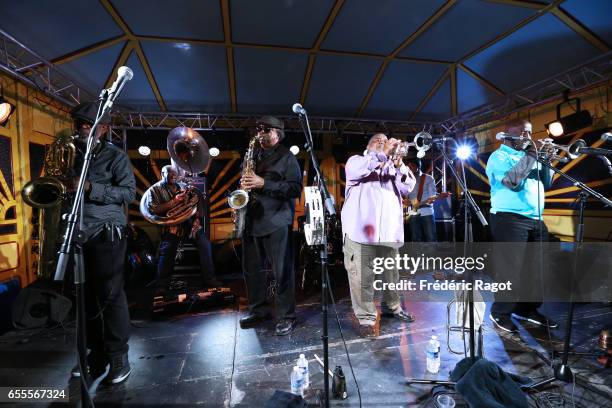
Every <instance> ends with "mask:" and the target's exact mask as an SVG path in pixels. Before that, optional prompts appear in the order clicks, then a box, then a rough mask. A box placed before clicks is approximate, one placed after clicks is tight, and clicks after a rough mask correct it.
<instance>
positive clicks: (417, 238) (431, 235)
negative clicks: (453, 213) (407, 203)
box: [408, 215, 437, 242]
mask: <svg viewBox="0 0 612 408" xmlns="http://www.w3.org/2000/svg"><path fill="white" fill-rule="evenodd" d="M408 223H409V224H410V237H411V239H412V242H436V241H437V239H436V220H435V219H434V216H433V215H412V216H410V220H409V222H408Z"/></svg>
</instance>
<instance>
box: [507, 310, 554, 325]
mask: <svg viewBox="0 0 612 408" xmlns="http://www.w3.org/2000/svg"><path fill="white" fill-rule="evenodd" d="M513 315H514V317H515V318H516V319H519V320H524V321H526V322H529V323H533V324H537V325H538V326H544V327H547V326H548V327H550V328H551V329H554V328H556V327H558V326H559V324H557V322H554V321H552V320H550V319H548V318H547V317H546V316H544V315H543V314H542V313H540V312H538V311H537V310H533V311H531V312H529V313H528V314H527V315H525V316H522V315H518V314H516V313H513Z"/></svg>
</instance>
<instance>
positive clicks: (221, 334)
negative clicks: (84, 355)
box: [0, 279, 612, 408]
mask: <svg viewBox="0 0 612 408" xmlns="http://www.w3.org/2000/svg"><path fill="white" fill-rule="evenodd" d="M231 286H232V287H233V288H235V289H236V291H237V294H238V295H243V294H241V293H239V288H240V280H239V279H235V280H234V281H233V282H232V284H231ZM341 292H344V291H343V290H342V288H340V289H339V290H338V293H337V296H338V298H339V299H338V305H337V309H338V313H339V316H340V322H341V324H342V328H343V332H344V336H345V340H346V344H347V347H348V350H349V353H350V357H351V362H352V364H353V368H354V371H355V375H356V377H357V381H358V383H359V387H360V390H361V396H362V404H363V406H380V407H383V406H384V407H388V406H394V407H397V406H402V407H408V406H410V407H415V406H416V407H433V406H434V404H433V401H432V399H431V393H430V390H431V386H426V385H412V386H408V385H406V384H405V379H407V378H410V377H415V378H427V379H442V380H446V379H448V374H449V372H450V371H451V370H452V369H453V367H454V366H455V364H456V363H457V362H458V361H459V360H460V359H461V358H462V356H459V355H454V354H451V353H450V352H449V351H448V349H447V347H446V345H447V343H446V332H445V322H446V303H439V302H427V303H426V302H422V303H410V302H407V301H406V299H404V305H405V307H406V309H407V310H408V311H410V312H411V313H413V314H414V315H415V316H416V321H415V322H414V323H403V322H400V321H398V320H395V319H392V318H383V319H382V324H381V334H380V336H379V337H376V338H361V337H359V336H358V335H357V334H356V332H355V329H354V328H353V326H352V325H351V321H350V316H349V315H350V298H349V297H348V296H347V293H341ZM132 299H134V297H132ZM244 302H245V299H244V297H240V304H238V303H234V304H229V305H227V306H226V307H221V308H217V309H214V310H207V311H200V312H198V313H191V314H183V315H178V316H173V317H172V316H168V317H163V318H157V319H151V318H150V314H149V313H147V312H145V308H143V307H142V305H138V304H135V303H133V302H132V337H131V339H130V351H129V359H130V363H131V365H132V368H133V371H132V374H131V376H130V377H129V378H128V380H127V381H126V382H125V383H123V384H121V385H119V386H114V387H107V386H104V385H102V384H98V383H99V381H98V383H96V384H95V385H97V388H96V390H95V396H94V402H95V403H96V406H99V407H101V406H119V405H123V406H164V407H169V406H177V407H178V406H196V405H202V406H211V407H221V406H237V407H238V406H244V407H261V406H263V405H264V403H265V402H266V401H267V400H268V399H269V398H270V397H271V396H272V394H273V393H274V391H275V390H284V391H289V385H290V381H289V375H290V371H291V367H292V366H293V365H294V364H295V361H296V360H297V357H298V356H299V354H300V353H304V354H306V357H307V358H308V360H309V363H310V373H311V374H310V383H311V389H313V388H314V389H316V388H321V387H322V382H323V381H322V379H323V377H322V371H323V370H322V368H321V367H320V365H319V364H318V363H317V362H316V361H315V359H314V354H317V355H319V356H322V346H321V339H320V335H321V319H320V304H319V301H318V295H317V294H316V293H313V294H312V295H310V296H302V297H301V301H300V302H299V307H298V319H299V320H298V322H299V323H298V326H297V328H296V330H295V331H294V332H293V333H292V334H290V335H289V336H287V337H277V336H275V335H274V322H273V321H269V322H266V323H264V324H263V325H262V326H261V327H259V328H257V329H248V330H241V329H240V327H239V324H238V320H239V318H240V317H242V316H244V314H245V310H246V309H245V305H244ZM488 306H490V304H489V305H488ZM544 310H545V313H546V314H548V315H549V316H551V317H554V318H555V319H556V320H557V321H559V323H560V327H559V328H558V329H555V330H553V331H552V333H551V334H552V337H553V343H554V345H555V348H556V349H557V350H560V349H561V346H562V343H561V341H560V339H561V338H562V336H563V334H564V316H565V306H564V305H560V304H558V305H552V304H547V305H545V309H544ZM334 316H335V315H334V314H333V309H331V315H330V324H329V328H330V367H331V369H332V370H333V368H334V367H335V366H337V365H341V366H342V369H343V371H344V374H345V376H346V382H347V387H348V393H349V397H348V399H346V400H332V406H342V407H348V406H351V407H357V406H359V400H358V396H357V390H356V388H355V383H354V381H353V377H352V375H351V371H350V368H349V364H348V362H347V359H346V355H345V351H344V347H343V344H342V341H341V338H340V335H339V332H338V327H337V324H336V322H335V317H334ZM487 316H488V311H487ZM611 322H612V307H611V306H610V305H603V304H579V305H577V307H576V314H575V318H574V324H575V326H574V327H575V330H574V336H573V345H574V349H575V350H576V351H581V352H585V351H598V349H597V348H596V338H597V335H598V334H599V331H600V330H601V328H602V327H604V326H607V327H609V326H610V323H611ZM520 328H521V332H520V336H512V335H506V334H502V335H500V334H499V333H498V332H497V331H496V330H494V329H493V327H492V325H491V322H490V321H489V320H488V318H487V319H486V322H485V337H484V353H485V357H486V358H487V359H489V360H491V361H493V362H495V363H497V364H499V365H500V366H501V367H502V368H503V369H504V370H506V371H509V372H512V373H517V374H522V375H527V376H530V377H531V378H533V379H542V378H545V377H546V376H548V375H549V374H550V373H551V370H550V368H549V366H548V365H547V363H546V361H544V360H543V359H541V358H540V357H538V354H537V353H536V351H534V350H537V352H539V353H541V355H542V356H543V355H545V354H546V351H545V350H546V349H548V348H549V347H550V346H549V343H548V335H547V333H546V332H545V331H543V330H541V329H535V328H533V327H532V326H529V325H521V326H520ZM432 331H435V332H436V334H438V336H440V337H441V353H442V358H441V361H442V363H441V368H440V372H439V374H437V375H431V374H426V372H425V366H426V364H425V346H426V343H427V341H428V339H429V337H430V336H431V334H432ZM73 333H74V324H72V323H69V324H67V325H65V327H64V328H62V327H59V328H56V329H42V330H41V329H36V330H30V331H23V332H10V333H7V334H5V335H4V336H2V337H0V361H2V367H1V368H0V385H1V386H14V387H20V386H24V387H25V386H45V387H47V388H60V389H67V390H69V393H70V400H71V404H74V403H75V402H76V401H78V398H79V388H78V385H79V383H78V381H77V380H74V379H71V378H70V370H71V368H72V367H73V366H74V364H75V362H76V354H75V348H74V335H73ZM451 337H452V340H451V342H452V346H453V348H454V349H462V342H461V340H460V337H459V335H458V334H453V335H451ZM532 348H533V349H532ZM570 363H571V367H572V370H573V371H574V372H575V373H576V374H578V375H577V381H576V384H575V387H574V384H559V383H555V384H554V385H552V386H549V387H547V388H546V389H545V390H542V392H544V391H546V392H550V393H554V394H561V395H563V396H565V398H566V399H567V402H568V405H566V406H572V405H571V399H572V395H573V398H574V402H575V406H576V407H589V408H590V407H606V406H609V401H610V396H611V395H612V372H610V370H609V369H604V368H603V367H602V366H600V365H598V364H597V363H596V362H595V358H594V357H571V358H570ZM330 383H331V381H330ZM542 392H540V395H541V394H542ZM306 395H307V400H309V402H313V398H312V397H313V392H312V390H311V391H309V392H308V393H307V394H306ZM537 395H538V394H533V395H532V397H533V398H532V397H530V398H528V399H529V402H530V406H534V407H535V406H538V405H536V402H535V400H534V398H537ZM456 400H457V401H458V404H457V406H467V405H461V403H459V401H460V397H456ZM48 405H49V406H51V405H53V406H57V404H48ZM36 406H44V405H43V404H36ZM542 406H545V405H542Z"/></svg>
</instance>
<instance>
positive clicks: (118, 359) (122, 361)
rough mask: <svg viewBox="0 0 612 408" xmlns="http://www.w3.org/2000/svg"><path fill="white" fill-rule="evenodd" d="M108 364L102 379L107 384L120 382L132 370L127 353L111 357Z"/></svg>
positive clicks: (125, 378)
mask: <svg viewBox="0 0 612 408" xmlns="http://www.w3.org/2000/svg"><path fill="white" fill-rule="evenodd" d="M110 366H111V367H110V371H109V372H108V375H107V376H106V378H105V379H104V382H105V383H107V384H120V383H122V382H124V381H125V380H127V378H128V377H129V376H130V374H131V372H132V368H131V367H130V361H129V360H128V355H127V353H123V354H120V355H118V356H114V357H113V358H111V362H110Z"/></svg>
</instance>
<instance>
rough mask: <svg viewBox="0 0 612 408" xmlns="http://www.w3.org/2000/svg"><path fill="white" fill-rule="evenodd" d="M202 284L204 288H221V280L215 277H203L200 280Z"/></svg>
mask: <svg viewBox="0 0 612 408" xmlns="http://www.w3.org/2000/svg"><path fill="white" fill-rule="evenodd" d="M202 286H203V287H205V288H222V287H223V282H221V281H220V280H217V278H210V279H204V280H203V281H202Z"/></svg>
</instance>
